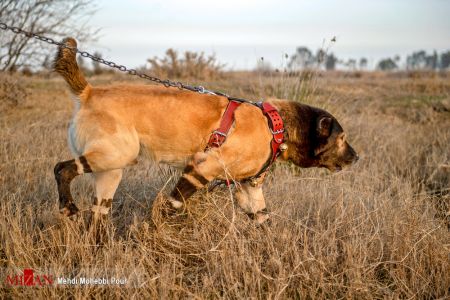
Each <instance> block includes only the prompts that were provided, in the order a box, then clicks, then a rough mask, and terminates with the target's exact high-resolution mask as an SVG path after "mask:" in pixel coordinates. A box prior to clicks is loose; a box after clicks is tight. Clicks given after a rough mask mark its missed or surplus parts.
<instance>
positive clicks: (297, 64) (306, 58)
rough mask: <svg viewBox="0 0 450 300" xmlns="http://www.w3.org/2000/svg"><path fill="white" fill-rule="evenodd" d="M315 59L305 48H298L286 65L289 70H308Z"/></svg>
mask: <svg viewBox="0 0 450 300" xmlns="http://www.w3.org/2000/svg"><path fill="white" fill-rule="evenodd" d="M314 62H315V57H314V55H313V53H312V52H311V50H309V49H308V48H306V47H298V48H297V50H296V52H295V54H293V55H292V56H291V60H290V61H289V63H288V68H290V69H294V70H295V69H308V68H311V67H312V66H313V65H314Z"/></svg>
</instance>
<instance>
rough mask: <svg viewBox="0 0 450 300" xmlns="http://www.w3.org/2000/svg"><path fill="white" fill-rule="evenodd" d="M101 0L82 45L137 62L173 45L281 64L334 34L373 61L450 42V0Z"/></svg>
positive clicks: (234, 59)
mask: <svg viewBox="0 0 450 300" xmlns="http://www.w3.org/2000/svg"><path fill="white" fill-rule="evenodd" d="M97 8H98V11H97V12H96V14H95V15H94V16H93V17H92V19H91V20H90V24H91V25H93V26H94V27H96V28H100V29H101V31H100V38H99V39H98V41H97V42H95V43H92V44H89V45H80V48H82V49H87V50H99V51H100V52H101V53H103V55H104V57H105V58H107V59H111V60H114V61H116V62H118V63H121V64H125V65H127V66H130V67H136V66H141V65H144V64H145V62H146V59H147V58H149V57H153V56H162V55H163V54H164V52H165V50H166V49H168V48H175V49H178V50H180V51H184V50H193V51H204V52H205V53H206V54H210V53H215V54H216V56H217V58H218V59H219V61H220V62H223V63H226V64H227V67H228V68H231V69H249V68H253V67H254V66H255V64H256V62H257V60H258V59H259V58H260V57H264V59H265V61H269V62H270V63H271V65H272V66H274V67H280V66H282V64H283V63H284V62H283V58H282V57H283V54H284V53H287V54H292V53H294V52H295V48H296V47H297V46H307V47H309V48H310V49H311V50H313V51H316V50H317V49H318V48H320V47H321V46H322V44H323V42H324V40H325V41H329V40H330V39H331V38H332V37H333V36H336V37H337V42H336V43H334V44H333V45H332V48H331V50H330V51H331V52H333V53H335V54H336V55H337V56H338V57H339V58H345V59H347V58H349V57H354V58H357V59H358V58H359V57H361V56H365V57H367V58H368V59H369V62H370V63H372V64H375V62H376V61H377V60H378V59H380V58H383V57H392V56H394V55H396V54H399V55H401V56H403V58H404V56H405V55H406V54H408V53H411V52H412V51H414V50H419V49H425V50H428V51H431V50H434V49H435V50H437V51H438V52H441V51H443V50H447V49H450V1H448V0H371V1H368V0H366V1H363V0H359V1H358V0H335V1H331V0H278V1H269V0H240V1H239V0H227V1H213V0H210V1H207V0H186V1H182V0H165V1H160V0H127V1H124V0H101V1H98V4H97ZM326 44H327V43H326ZM83 46H84V47H83Z"/></svg>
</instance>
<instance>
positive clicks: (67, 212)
mask: <svg viewBox="0 0 450 300" xmlns="http://www.w3.org/2000/svg"><path fill="white" fill-rule="evenodd" d="M78 211H79V209H78V207H77V206H76V205H75V204H74V203H67V204H66V205H65V206H64V207H63V208H61V209H60V210H59V212H60V214H62V215H63V216H66V217H70V216H73V215H75V214H77V213H78Z"/></svg>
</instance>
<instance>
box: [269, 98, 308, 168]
mask: <svg viewBox="0 0 450 300" xmlns="http://www.w3.org/2000/svg"><path fill="white" fill-rule="evenodd" d="M269 101H270V102H271V104H273V105H274V106H275V107H276V108H277V109H278V111H279V112H280V115H281V117H282V118H283V122H284V128H285V132H286V134H285V143H286V144H287V145H288V150H287V151H286V152H285V153H283V155H282V156H281V158H282V159H285V160H289V159H291V160H294V161H295V162H296V163H297V164H298V165H300V166H303V167H309V166H310V165H311V155H312V153H311V151H312V150H311V149H312V148H313V145H311V140H310V136H311V130H314V129H313V128H312V126H315V118H316V114H317V111H316V108H314V107H311V106H308V105H305V104H301V103H298V102H293V101H287V100H275V99H271V100H269Z"/></svg>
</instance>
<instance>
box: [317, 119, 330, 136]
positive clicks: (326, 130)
mask: <svg viewBox="0 0 450 300" xmlns="http://www.w3.org/2000/svg"><path fill="white" fill-rule="evenodd" d="M332 123H333V120H332V119H331V118H330V117H321V118H320V120H319V123H318V124H317V132H318V134H319V137H321V138H327V137H329V136H330V134H331V125H332Z"/></svg>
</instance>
